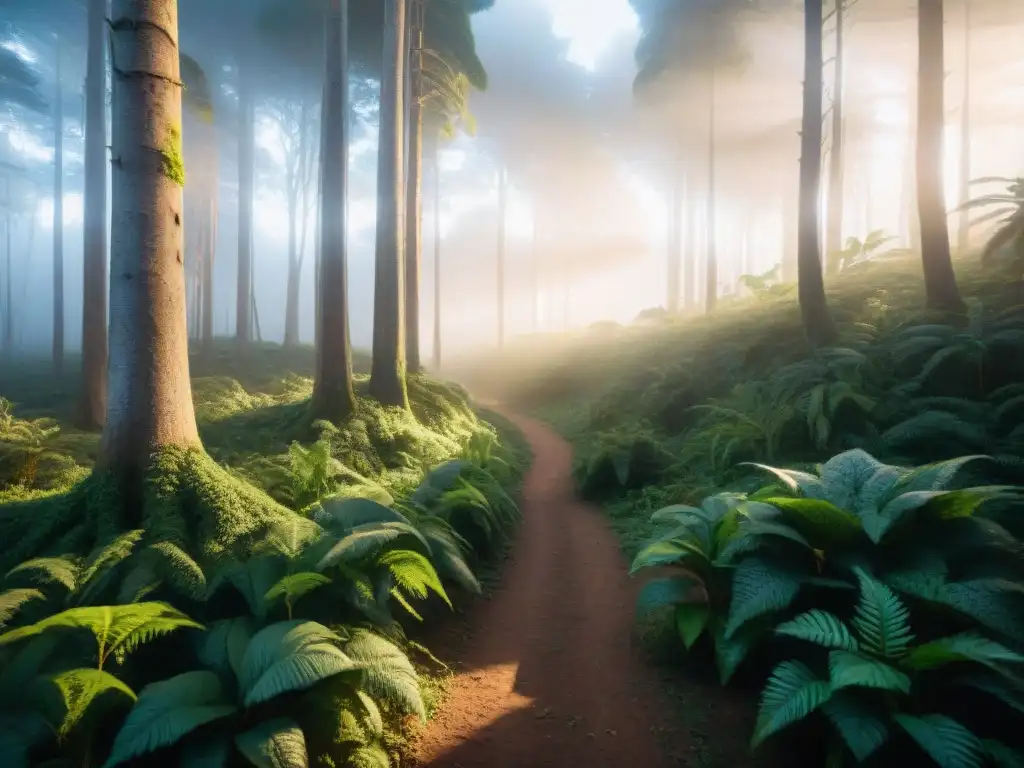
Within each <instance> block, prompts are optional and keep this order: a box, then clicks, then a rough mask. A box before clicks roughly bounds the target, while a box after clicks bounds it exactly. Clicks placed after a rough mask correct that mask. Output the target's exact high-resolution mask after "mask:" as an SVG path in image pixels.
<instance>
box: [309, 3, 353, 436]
mask: <svg viewBox="0 0 1024 768" xmlns="http://www.w3.org/2000/svg"><path fill="white" fill-rule="evenodd" d="M324 40H325V47H326V55H325V57H324V59H325V69H324V93H323V103H322V104H323V105H322V107H321V115H320V131H321V137H322V138H321V143H320V212H319V228H318V235H319V241H320V244H319V255H320V268H319V270H318V272H319V274H318V275H317V286H316V291H317V295H318V296H319V299H318V302H317V310H316V323H317V332H316V340H317V341H316V375H315V377H314V380H313V399H312V403H311V405H312V409H311V410H312V416H313V418H314V419H326V420H328V421H331V422H334V423H338V422H340V421H341V420H342V419H344V418H345V417H346V416H348V415H349V414H350V413H352V411H353V409H354V408H355V403H356V398H355V391H354V388H353V385H352V345H351V341H350V336H349V322H348V275H347V264H346V262H347V255H346V251H347V248H346V238H345V230H346V218H347V210H346V205H345V201H346V197H347V194H348V121H347V119H346V118H347V116H348V111H349V103H348V101H349V100H348V0H330V4H329V5H328V7H327V14H326V32H325V35H324Z"/></svg>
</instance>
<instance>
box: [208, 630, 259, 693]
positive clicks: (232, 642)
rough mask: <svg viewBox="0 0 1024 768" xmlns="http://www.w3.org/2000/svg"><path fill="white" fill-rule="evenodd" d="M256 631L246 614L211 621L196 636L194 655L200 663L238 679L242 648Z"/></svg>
mask: <svg viewBox="0 0 1024 768" xmlns="http://www.w3.org/2000/svg"><path fill="white" fill-rule="evenodd" d="M256 630H257V625H256V622H255V621H253V619H252V618H251V617H249V616H244V617H240V618H237V619H222V620H220V621H215V622H214V623H213V624H211V625H210V628H209V629H208V630H207V631H206V632H203V633H202V634H201V635H199V637H198V638H197V640H196V655H197V656H198V657H199V660H200V661H201V662H202V663H203V665H204V666H206V667H209V668H210V669H213V670H216V671H218V672H221V673H229V674H233V675H234V676H235V677H236V678H239V677H240V676H241V671H242V660H243V659H244V658H245V651H246V649H247V648H248V647H249V641H250V640H251V639H252V636H253V635H254V634H256Z"/></svg>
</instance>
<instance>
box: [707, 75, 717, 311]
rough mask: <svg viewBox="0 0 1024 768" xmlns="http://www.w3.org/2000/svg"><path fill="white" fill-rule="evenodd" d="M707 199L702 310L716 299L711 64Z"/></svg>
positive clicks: (711, 305) (714, 78)
mask: <svg viewBox="0 0 1024 768" xmlns="http://www.w3.org/2000/svg"><path fill="white" fill-rule="evenodd" d="M708 78H709V80H708V200H707V223H706V233H705V239H706V246H707V266H706V268H705V274H704V311H705V312H713V311H714V309H715V301H716V299H718V253H717V250H716V249H717V243H716V234H717V232H716V222H717V216H716V215H715V100H716V99H715V92H716V90H717V88H716V87H715V80H716V79H717V73H716V72H715V67H714V66H712V67H711V69H710V73H709V75H708Z"/></svg>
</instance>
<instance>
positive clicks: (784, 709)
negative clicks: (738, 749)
mask: <svg viewBox="0 0 1024 768" xmlns="http://www.w3.org/2000/svg"><path fill="white" fill-rule="evenodd" d="M855 574H856V577H857V581H858V584H859V595H860V596H859V600H858V602H857V605H856V609H855V613H854V618H853V620H852V621H851V622H850V623H849V624H847V623H846V622H844V621H842V620H841V619H840V618H839V617H838V616H836V615H834V614H832V613H829V612H827V611H823V610H820V609H815V610H811V611H808V612H806V613H802V614H800V615H799V616H797V617H796V618H794V619H792V620H791V621H788V622H786V623H784V624H782V625H780V626H778V627H777V628H776V629H775V634H776V635H779V636H782V637H789V638H794V639H797V640H800V641H803V642H806V643H809V644H811V645H812V646H813V647H814V648H815V649H820V650H821V651H824V652H826V654H827V655H826V657H825V658H826V659H827V661H826V663H824V664H820V663H818V657H817V655H815V656H814V657H813V658H810V659H808V663H807V664H805V663H804V662H802V661H798V660H795V659H792V660H787V661H784V662H782V663H781V664H779V665H778V666H777V667H776V668H775V670H774V671H773V673H772V676H771V677H770V679H769V680H768V682H767V684H766V686H765V688H764V692H763V694H762V697H761V707H760V712H759V715H758V720H757V725H756V727H755V731H754V737H753V743H754V745H755V746H756V745H758V744H760V743H762V742H763V741H764V740H765V739H767V738H768V737H770V736H772V735H774V734H776V733H778V732H779V731H781V730H783V729H785V728H787V727H789V726H791V725H793V724H794V723H797V722H799V721H801V720H804V719H806V718H808V717H809V716H811V715H812V714H813V713H815V712H818V711H820V712H821V713H822V714H823V715H824V716H825V718H826V720H827V721H828V722H829V724H830V726H831V728H830V734H831V739H832V746H831V759H830V762H829V764H830V765H837V766H838V765H841V764H842V763H843V762H846V761H848V760H849V758H850V757H852V758H853V761H854V762H855V763H857V764H860V763H863V762H865V761H866V760H868V759H869V758H870V757H871V756H872V755H874V754H875V753H876V752H877V751H878V750H879V749H880V748H881V747H883V745H885V744H886V743H887V742H888V741H890V739H891V738H892V735H893V731H894V730H897V731H902V732H903V733H905V734H906V735H907V736H909V737H910V739H911V740H912V741H913V742H914V743H916V745H917V746H918V747H919V748H920V750H921V751H922V752H923V753H924V754H925V755H928V756H929V757H930V758H931V759H932V760H934V761H935V762H936V763H937V764H938V765H940V766H965V767H969V768H982V766H983V765H985V764H986V763H987V761H989V760H991V761H992V762H993V764H996V765H1010V764H1016V763H1014V762H1012V761H1010V762H1006V761H1005V759H1004V758H1006V757H1008V756H1013V757H1014V759H1015V760H1016V761H1019V760H1021V759H1022V758H1024V754H1020V753H1016V752H1015V751H1014V750H1011V749H1010V748H1009V747H1008V746H1006V745H1005V744H1002V743H1000V742H998V741H996V740H994V739H987V738H984V737H983V736H981V735H978V734H977V733H975V732H974V731H973V730H972V729H971V727H970V726H968V725H965V724H964V723H962V722H960V721H958V720H956V719H954V718H953V717H951V716H950V715H949V714H945V713H943V712H941V711H937V709H936V702H937V701H942V698H941V697H939V696H937V695H936V692H938V693H939V694H943V695H945V696H946V697H949V696H950V695H953V696H956V695H957V694H958V689H959V691H963V692H966V693H967V694H970V693H971V692H972V691H973V692H978V691H980V692H983V693H984V694H987V695H988V705H989V706H991V707H1000V706H1007V705H1008V706H1009V708H1010V709H1015V710H1016V711H1018V712H1019V711H1022V705H1024V699H1022V698H1021V697H1020V689H1019V683H1018V680H1017V678H1016V677H1015V676H1014V674H1013V671H1012V669H1013V667H1015V666H1019V665H1020V664H1022V663H1024V656H1021V655H1019V654H1017V653H1015V652H1013V651H1011V650H1010V649H1008V648H1006V647H1004V646H1002V645H1000V644H999V643H996V642H993V641H992V640H989V639H987V638H984V637H982V636H980V635H977V634H973V633H961V634H956V635H951V636H946V637H939V638H937V639H934V640H931V641H928V642H916V640H915V637H914V635H913V634H912V633H911V620H910V612H909V610H908V609H907V607H906V606H905V605H904V604H903V603H902V602H901V601H900V599H899V598H898V597H897V596H896V595H895V593H894V592H893V591H892V590H891V589H889V588H888V587H887V586H886V585H885V584H883V583H882V582H880V581H878V580H876V579H874V578H872V577H871V576H869V575H868V574H867V573H866V572H865V571H864V570H861V569H859V568H858V569H855ZM819 666H820V667H826V668H827V670H828V672H827V675H824V676H823V675H820V673H817V672H816V671H815V669H812V667H819ZM954 671H955V672H956V673H957V674H954ZM961 695H962V694H961ZM984 724H985V720H984V719H979V720H978V722H977V723H972V724H971V725H972V726H973V725H981V726H983V725H984Z"/></svg>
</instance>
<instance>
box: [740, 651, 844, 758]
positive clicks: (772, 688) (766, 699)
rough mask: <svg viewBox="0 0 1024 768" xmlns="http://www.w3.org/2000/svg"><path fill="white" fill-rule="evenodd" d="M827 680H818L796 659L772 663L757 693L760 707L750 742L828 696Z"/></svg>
mask: <svg viewBox="0 0 1024 768" xmlns="http://www.w3.org/2000/svg"><path fill="white" fill-rule="evenodd" d="M831 695H832V691H831V688H830V687H829V684H828V683H827V682H826V681H824V680H819V679H818V678H817V677H815V676H814V673H813V672H811V670H810V669H808V668H807V667H806V666H804V665H803V664H801V663H800V662H798V661H784V662H782V663H781V664H779V665H778V666H777V667H775V669H774V671H773V672H772V676H771V677H770V678H768V683H767V684H766V685H765V687H764V691H763V692H762V694H761V707H760V710H759V712H758V715H757V725H756V726H755V728H754V738H753V741H752V745H753V746H755V747H756V746H758V745H759V744H761V743H762V742H763V741H764V740H765V739H767V738H768V737H769V736H772V735H773V734H776V733H778V732H779V731H781V730H782V729H783V728H785V727H786V726H789V725H792V724H793V723H795V722H797V721H799V720H802V719H804V718H805V717H807V716H808V715H809V714H811V713H812V712H814V711H815V710H816V709H818V708H819V707H821V706H822V705H823V704H824V703H825V702H827V701H828V700H829V698H830V697H831Z"/></svg>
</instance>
